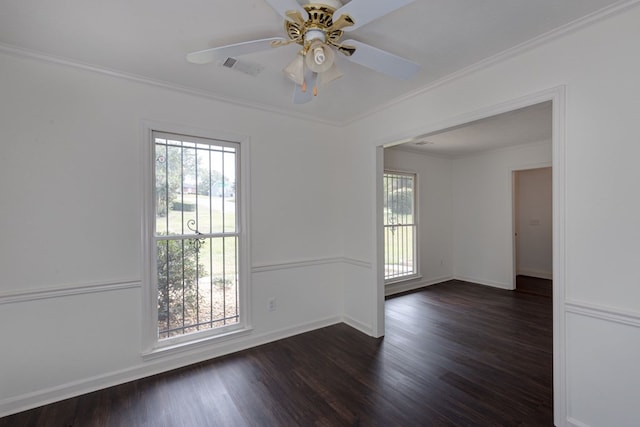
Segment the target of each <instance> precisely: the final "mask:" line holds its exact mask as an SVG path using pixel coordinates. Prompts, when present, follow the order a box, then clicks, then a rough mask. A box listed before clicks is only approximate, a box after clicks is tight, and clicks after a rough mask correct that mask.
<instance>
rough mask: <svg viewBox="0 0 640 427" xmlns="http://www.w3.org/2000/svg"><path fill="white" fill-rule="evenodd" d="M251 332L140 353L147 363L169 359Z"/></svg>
mask: <svg viewBox="0 0 640 427" xmlns="http://www.w3.org/2000/svg"><path fill="white" fill-rule="evenodd" d="M252 331H253V329H252V328H242V329H235V330H233V331H229V332H226V333H223V334H217V335H211V336H206V337H202V338H198V339H194V340H190V341H186V342H180V343H174V344H168V345H162V346H156V347H154V348H152V349H151V350H150V351H147V352H144V353H142V360H143V361H145V362H147V361H150V360H156V359H160V358H163V357H169V356H173V355H176V354H181V353H186V352H189V351H194V350H197V349H200V348H203V347H207V346H212V345H215V344H218V343H223V342H226V341H231V340H233V339H236V338H239V337H243V336H246V335H249V334H250V333H251V332H252Z"/></svg>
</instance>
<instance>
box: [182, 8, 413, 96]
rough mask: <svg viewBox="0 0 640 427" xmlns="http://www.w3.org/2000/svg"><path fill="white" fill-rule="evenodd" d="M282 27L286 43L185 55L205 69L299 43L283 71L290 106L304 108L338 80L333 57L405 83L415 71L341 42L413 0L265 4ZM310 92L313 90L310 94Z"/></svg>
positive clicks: (381, 54) (374, 51)
mask: <svg viewBox="0 0 640 427" xmlns="http://www.w3.org/2000/svg"><path fill="white" fill-rule="evenodd" d="M265 1H266V2H267V3H268V4H269V5H270V6H271V7H272V8H273V9H275V11H276V12H278V14H280V15H281V16H282V17H283V18H285V21H284V27H285V31H286V34H287V36H288V38H283V37H271V38H266V39H259V40H251V41H246V42H242V43H235V44H230V45H227V46H220V47H214V48H211V49H205V50H201V51H198V52H192V53H190V54H188V55H187V61H189V62H191V63H194V64H206V63H210V62H214V61H219V60H225V59H226V58H228V57H236V56H241V55H246V54H249V53H254V52H259V51H262V50H266V49H269V48H271V47H278V46H284V45H288V44H292V43H297V44H299V45H300V46H301V49H300V51H299V52H298V54H297V55H296V57H295V59H294V60H293V61H292V62H291V63H290V64H289V65H288V66H286V67H285V68H284V70H283V71H284V72H285V74H286V76H287V77H288V78H289V79H291V80H292V81H293V82H294V83H295V84H296V86H295V90H294V95H293V102H294V103H295V104H303V103H306V102H309V101H311V99H313V96H316V95H317V94H318V86H317V85H318V84H326V83H328V82H330V81H332V80H335V79H337V78H339V77H341V76H342V73H341V72H340V71H339V70H338V69H337V67H336V64H335V51H338V52H340V53H341V54H343V55H344V57H345V58H346V59H348V60H350V61H351V62H355V63H356V64H360V65H363V66H365V67H368V68H370V69H372V70H375V71H377V72H380V73H383V74H386V75H389V76H391V77H395V78H399V79H409V78H411V77H413V76H414V75H415V73H416V72H417V71H418V68H419V65H418V64H417V63H415V62H412V61H409V60H408V59H405V58H401V57H399V56H396V55H394V54H392V53H389V52H386V51H384V50H381V49H378V48H375V47H373V46H370V45H368V44H365V43H362V42H359V41H357V40H353V39H349V40H342V36H343V35H344V32H348V31H353V30H355V29H358V28H360V27H362V26H363V25H366V24H368V23H369V22H371V21H373V20H375V19H378V18H380V17H382V16H384V15H386V14H388V13H390V12H393V11H394V10H396V9H399V8H401V7H403V6H405V5H407V4H409V3H411V2H413V1H414V0H351V1H350V2H349V3H347V4H346V5H344V6H343V5H342V4H341V2H340V1H339V0H317V3H316V2H314V0H310V1H311V3H308V4H304V5H300V4H299V3H298V2H297V1H296V0H265ZM308 88H312V89H311V90H308Z"/></svg>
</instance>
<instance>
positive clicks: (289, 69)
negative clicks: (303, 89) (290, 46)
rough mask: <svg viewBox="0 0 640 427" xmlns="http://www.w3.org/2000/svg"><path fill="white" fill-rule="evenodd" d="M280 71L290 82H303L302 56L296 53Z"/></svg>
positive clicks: (298, 83)
mask: <svg viewBox="0 0 640 427" xmlns="http://www.w3.org/2000/svg"><path fill="white" fill-rule="evenodd" d="M282 71H284V74H285V75H286V76H287V77H288V78H289V79H290V80H291V81H292V82H294V83H295V84H297V85H302V83H303V82H304V57H303V56H302V55H296V58H295V59H294V60H293V61H291V63H290V64H289V65H287V66H286V68H285V69H284V70H282Z"/></svg>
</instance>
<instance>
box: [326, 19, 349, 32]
mask: <svg viewBox="0 0 640 427" xmlns="http://www.w3.org/2000/svg"><path fill="white" fill-rule="evenodd" d="M334 16H335V15H334ZM354 23H355V21H354V20H353V18H351V17H350V16H349V15H340V17H339V18H338V19H334V20H333V24H331V26H330V27H329V28H328V29H327V32H330V31H335V30H341V29H343V28H345V27H350V26H352V25H353V24H354Z"/></svg>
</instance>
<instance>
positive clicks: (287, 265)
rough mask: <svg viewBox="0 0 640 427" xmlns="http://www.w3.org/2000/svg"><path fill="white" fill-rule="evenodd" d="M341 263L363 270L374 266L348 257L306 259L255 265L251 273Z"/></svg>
mask: <svg viewBox="0 0 640 427" xmlns="http://www.w3.org/2000/svg"><path fill="white" fill-rule="evenodd" d="M341 263H344V264H350V265H355V266H356V267H362V268H371V267H372V264H371V263H370V262H367V261H361V260H358V259H353V258H346V257H330V258H315V259H305V260H300V261H289V262H280V263H275V264H258V265H254V266H253V267H252V268H251V273H264V272H267V271H278V270H294V269H296V268H304V267H314V266H318V265H327V264H341Z"/></svg>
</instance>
